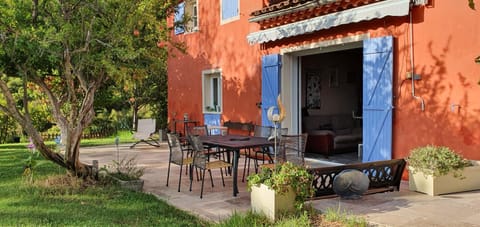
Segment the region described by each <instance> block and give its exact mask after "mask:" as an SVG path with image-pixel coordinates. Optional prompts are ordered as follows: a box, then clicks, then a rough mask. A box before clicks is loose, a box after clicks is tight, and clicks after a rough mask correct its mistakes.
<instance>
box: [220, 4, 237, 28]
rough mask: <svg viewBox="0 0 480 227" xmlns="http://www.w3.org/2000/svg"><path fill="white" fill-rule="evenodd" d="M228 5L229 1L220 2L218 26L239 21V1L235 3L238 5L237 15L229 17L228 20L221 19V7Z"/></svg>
mask: <svg viewBox="0 0 480 227" xmlns="http://www.w3.org/2000/svg"><path fill="white" fill-rule="evenodd" d="M228 3H229V0H220V24H227V23H230V22H232V21H235V20H238V19H240V0H238V1H237V3H238V6H237V9H238V10H237V15H236V16H233V17H230V18H227V19H223V10H222V9H223V5H224V4H228Z"/></svg>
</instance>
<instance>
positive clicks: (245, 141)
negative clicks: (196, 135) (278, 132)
mask: <svg viewBox="0 0 480 227" xmlns="http://www.w3.org/2000/svg"><path fill="white" fill-rule="evenodd" d="M200 139H201V140H202V142H203V143H204V144H206V145H210V146H216V147H221V148H227V149H232V150H238V149H245V148H253V147H264V146H273V145H274V142H273V141H268V140H267V138H264V137H256V136H242V135H224V136H221V135H215V136H201V137H200Z"/></svg>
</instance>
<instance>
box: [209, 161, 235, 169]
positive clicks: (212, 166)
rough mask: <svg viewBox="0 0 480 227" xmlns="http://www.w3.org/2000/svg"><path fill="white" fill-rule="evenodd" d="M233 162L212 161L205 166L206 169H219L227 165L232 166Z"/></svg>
mask: <svg viewBox="0 0 480 227" xmlns="http://www.w3.org/2000/svg"><path fill="white" fill-rule="evenodd" d="M231 166H232V164H230V163H228V162H225V161H210V162H208V163H207V165H206V166H205V168H206V169H219V168H225V167H231Z"/></svg>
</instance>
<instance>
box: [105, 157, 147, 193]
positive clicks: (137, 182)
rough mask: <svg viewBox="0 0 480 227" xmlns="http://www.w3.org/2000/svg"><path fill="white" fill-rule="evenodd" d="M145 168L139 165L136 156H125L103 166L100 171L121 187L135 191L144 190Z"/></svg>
mask: <svg viewBox="0 0 480 227" xmlns="http://www.w3.org/2000/svg"><path fill="white" fill-rule="evenodd" d="M144 171H145V168H141V167H138V165H137V163H136V161H135V157H131V158H127V157H124V158H123V159H122V160H119V161H115V160H113V164H112V165H111V166H105V167H103V168H102V169H101V170H100V171H99V172H100V173H103V176H106V177H108V178H110V179H112V180H113V181H114V182H116V183H117V184H118V185H119V186H120V187H122V188H126V189H130V190H133V191H142V190H143V184H144V180H143V179H140V177H142V176H143V173H144Z"/></svg>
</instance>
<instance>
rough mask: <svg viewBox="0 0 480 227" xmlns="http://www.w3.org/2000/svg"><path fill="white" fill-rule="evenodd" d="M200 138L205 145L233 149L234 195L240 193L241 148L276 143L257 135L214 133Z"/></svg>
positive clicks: (267, 145)
mask: <svg viewBox="0 0 480 227" xmlns="http://www.w3.org/2000/svg"><path fill="white" fill-rule="evenodd" d="M200 139H201V140H202V142H203V144H205V145H209V146H211V147H218V148H223V149H227V150H229V151H233V196H237V194H238V184H237V178H238V177H237V175H238V159H239V158H240V150H241V149H247V148H256V147H270V146H273V145H274V142H273V141H268V140H267V138H264V137H256V136H239V135H224V136H222V135H214V136H200Z"/></svg>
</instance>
